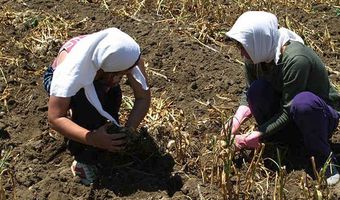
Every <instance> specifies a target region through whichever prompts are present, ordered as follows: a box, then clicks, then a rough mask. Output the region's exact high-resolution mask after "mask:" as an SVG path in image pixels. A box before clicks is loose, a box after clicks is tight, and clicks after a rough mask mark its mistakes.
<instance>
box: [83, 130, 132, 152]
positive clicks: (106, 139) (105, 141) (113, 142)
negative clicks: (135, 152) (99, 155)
mask: <svg viewBox="0 0 340 200" xmlns="http://www.w3.org/2000/svg"><path fill="white" fill-rule="evenodd" d="M108 125H109V124H105V125H103V126H101V127H100V128H99V129H97V130H95V131H92V132H91V133H89V134H90V135H89V143H90V144H91V145H92V146H95V147H97V148H101V149H105V150H108V151H111V152H119V151H122V150H124V148H125V144H126V139H125V136H126V135H125V134H123V133H118V134H108V133H107V132H106V129H107V126H108Z"/></svg>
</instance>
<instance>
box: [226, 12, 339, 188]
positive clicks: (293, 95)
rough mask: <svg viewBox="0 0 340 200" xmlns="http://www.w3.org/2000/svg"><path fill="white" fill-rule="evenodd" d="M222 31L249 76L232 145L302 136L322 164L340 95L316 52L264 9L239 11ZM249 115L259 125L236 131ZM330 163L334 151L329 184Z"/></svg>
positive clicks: (333, 180) (334, 174)
mask: <svg viewBox="0 0 340 200" xmlns="http://www.w3.org/2000/svg"><path fill="white" fill-rule="evenodd" d="M226 35H227V37H228V38H230V39H231V40H233V41H236V43H237V45H238V47H239V49H240V51H241V55H242V56H243V58H244V62H245V71H246V79H247V90H246V92H245V95H244V97H243V99H242V100H241V105H240V107H239V108H238V109H237V111H236V113H235V115H234V117H233V121H232V133H233V134H236V135H235V140H234V143H235V146H236V149H238V150H240V149H243V148H256V147H258V146H259V144H260V142H264V143H265V142H266V141H269V140H271V139H272V138H275V139H278V138H279V139H282V140H285V141H288V142H289V141H290V142H292V141H294V140H295V141H298V140H301V142H302V144H303V145H304V148H305V150H306V152H307V153H308V156H310V157H311V156H314V158H315V162H316V165H317V168H318V169H320V168H321V167H323V166H324V164H325V163H326V161H327V159H328V158H329V156H331V155H332V151H331V148H330V144H329V138H330V136H331V134H332V133H333V132H334V130H335V129H336V127H337V125H338V122H339V117H340V114H339V112H338V111H337V110H339V108H340V95H339V93H338V92H337V91H336V89H335V88H334V87H333V86H332V84H331V83H330V81H329V78H328V74H327V70H326V69H325V65H324V63H323V62H322V61H321V59H320V58H319V56H318V55H317V54H316V53H315V52H314V51H313V50H312V49H311V48H309V47H307V46H305V45H304V42H303V40H302V38H301V37H300V36H299V35H297V34H296V33H294V32H293V31H290V30H288V29H285V28H278V19H277V17H276V16H275V15H274V14H272V13H268V12H263V11H248V12H245V13H243V14H242V15H241V16H240V17H239V18H238V19H237V20H236V22H235V24H234V25H233V27H232V28H231V30H230V31H228V32H227V33H226ZM251 116H254V118H255V120H256V122H257V124H258V128H257V130H254V131H252V132H250V133H247V134H237V133H238V130H239V127H240V125H241V124H242V123H243V122H244V121H245V120H246V119H247V118H249V117H251ZM292 130H293V131H292ZM334 163H335V158H334V156H333V158H332V161H331V163H330V165H329V166H328V167H327V171H326V178H327V179H326V181H327V183H328V184H329V185H334V184H336V183H337V182H338V181H339V180H340V175H339V173H338V171H337V169H336V167H335V165H334Z"/></svg>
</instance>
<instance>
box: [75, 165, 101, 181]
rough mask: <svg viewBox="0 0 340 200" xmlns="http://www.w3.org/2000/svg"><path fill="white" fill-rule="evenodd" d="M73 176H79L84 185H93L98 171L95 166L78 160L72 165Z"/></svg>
mask: <svg viewBox="0 0 340 200" xmlns="http://www.w3.org/2000/svg"><path fill="white" fill-rule="evenodd" d="M71 171H72V174H73V176H78V177H79V178H80V179H81V182H82V183H83V184H84V185H91V184H93V182H94V181H95V180H96V178H97V172H98V169H97V167H96V166H95V165H88V164H84V163H81V162H78V161H76V160H74V161H73V163H72V165H71Z"/></svg>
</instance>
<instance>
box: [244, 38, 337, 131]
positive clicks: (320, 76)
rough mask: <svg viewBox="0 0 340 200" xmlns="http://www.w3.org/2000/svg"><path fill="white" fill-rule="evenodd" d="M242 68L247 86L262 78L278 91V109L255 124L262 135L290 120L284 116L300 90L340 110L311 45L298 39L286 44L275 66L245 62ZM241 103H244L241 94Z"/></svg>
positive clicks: (323, 66) (334, 93)
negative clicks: (266, 118) (278, 110)
mask: <svg viewBox="0 0 340 200" xmlns="http://www.w3.org/2000/svg"><path fill="white" fill-rule="evenodd" d="M245 71H246V78H247V88H248V87H249V85H250V84H251V83H252V82H253V81H254V80H257V79H263V80H266V81H268V82H270V83H271V85H272V86H273V88H274V90H275V91H276V92H278V94H281V109H280V112H279V113H276V114H275V115H274V116H273V117H272V118H271V119H269V120H268V121H267V122H265V123H264V124H262V125H260V126H259V131H261V132H263V133H264V134H265V135H269V134H272V133H275V132H277V131H279V130H281V129H282V128H283V127H284V126H285V125H286V124H287V123H288V122H289V121H290V120H291V119H290V117H289V115H288V113H289V110H290V105H291V101H292V99H293V98H294V97H295V95H297V94H299V93H300V92H303V91H310V92H312V93H314V94H315V95H317V96H319V97H321V98H322V99H323V100H324V101H325V102H326V103H327V104H328V105H330V106H332V107H333V108H335V109H336V110H338V111H339V110H340V94H339V93H338V91H337V90H336V89H335V88H334V87H333V86H332V85H331V83H330V81H329V79H328V74H327V70H326V68H325V65H324V63H323V62H322V61H321V59H320V58H319V56H318V55H317V54H316V53H315V52H314V51H313V50H312V49H311V48H309V47H306V46H305V45H303V44H301V43H299V42H290V43H289V44H288V45H287V47H286V50H285V51H284V53H283V54H282V55H281V58H280V60H279V62H278V64H277V65H275V63H274V62H272V63H260V64H248V63H246V64H245ZM241 105H247V101H246V96H245V95H243V97H242V100H241Z"/></svg>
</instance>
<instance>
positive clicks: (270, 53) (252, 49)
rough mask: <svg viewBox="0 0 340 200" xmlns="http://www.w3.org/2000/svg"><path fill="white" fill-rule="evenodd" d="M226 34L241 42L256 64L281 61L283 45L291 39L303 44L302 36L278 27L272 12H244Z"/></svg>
mask: <svg viewBox="0 0 340 200" xmlns="http://www.w3.org/2000/svg"><path fill="white" fill-rule="evenodd" d="M226 35H227V36H228V37H230V38H232V39H234V40H236V41H238V42H240V43H241V44H242V45H243V47H244V49H245V50H246V51H247V53H248V54H249V56H250V58H251V59H252V61H253V63H254V64H258V63H260V62H271V61H272V60H273V59H274V61H275V63H276V64H277V62H278V61H279V58H280V55H281V47H282V46H283V45H284V44H285V43H286V42H287V41H289V40H291V41H298V42H300V43H302V44H303V40H302V38H301V37H300V36H299V35H297V34H296V33H294V32H293V31H290V30H288V29H285V28H280V29H278V20H277V18H276V16H275V15H274V14H272V13H268V12H264V11H248V12H245V13H243V14H242V15H241V16H240V17H239V18H238V19H237V20H236V22H235V24H234V25H233V27H232V28H231V30H230V31H229V32H227V33H226Z"/></svg>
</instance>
